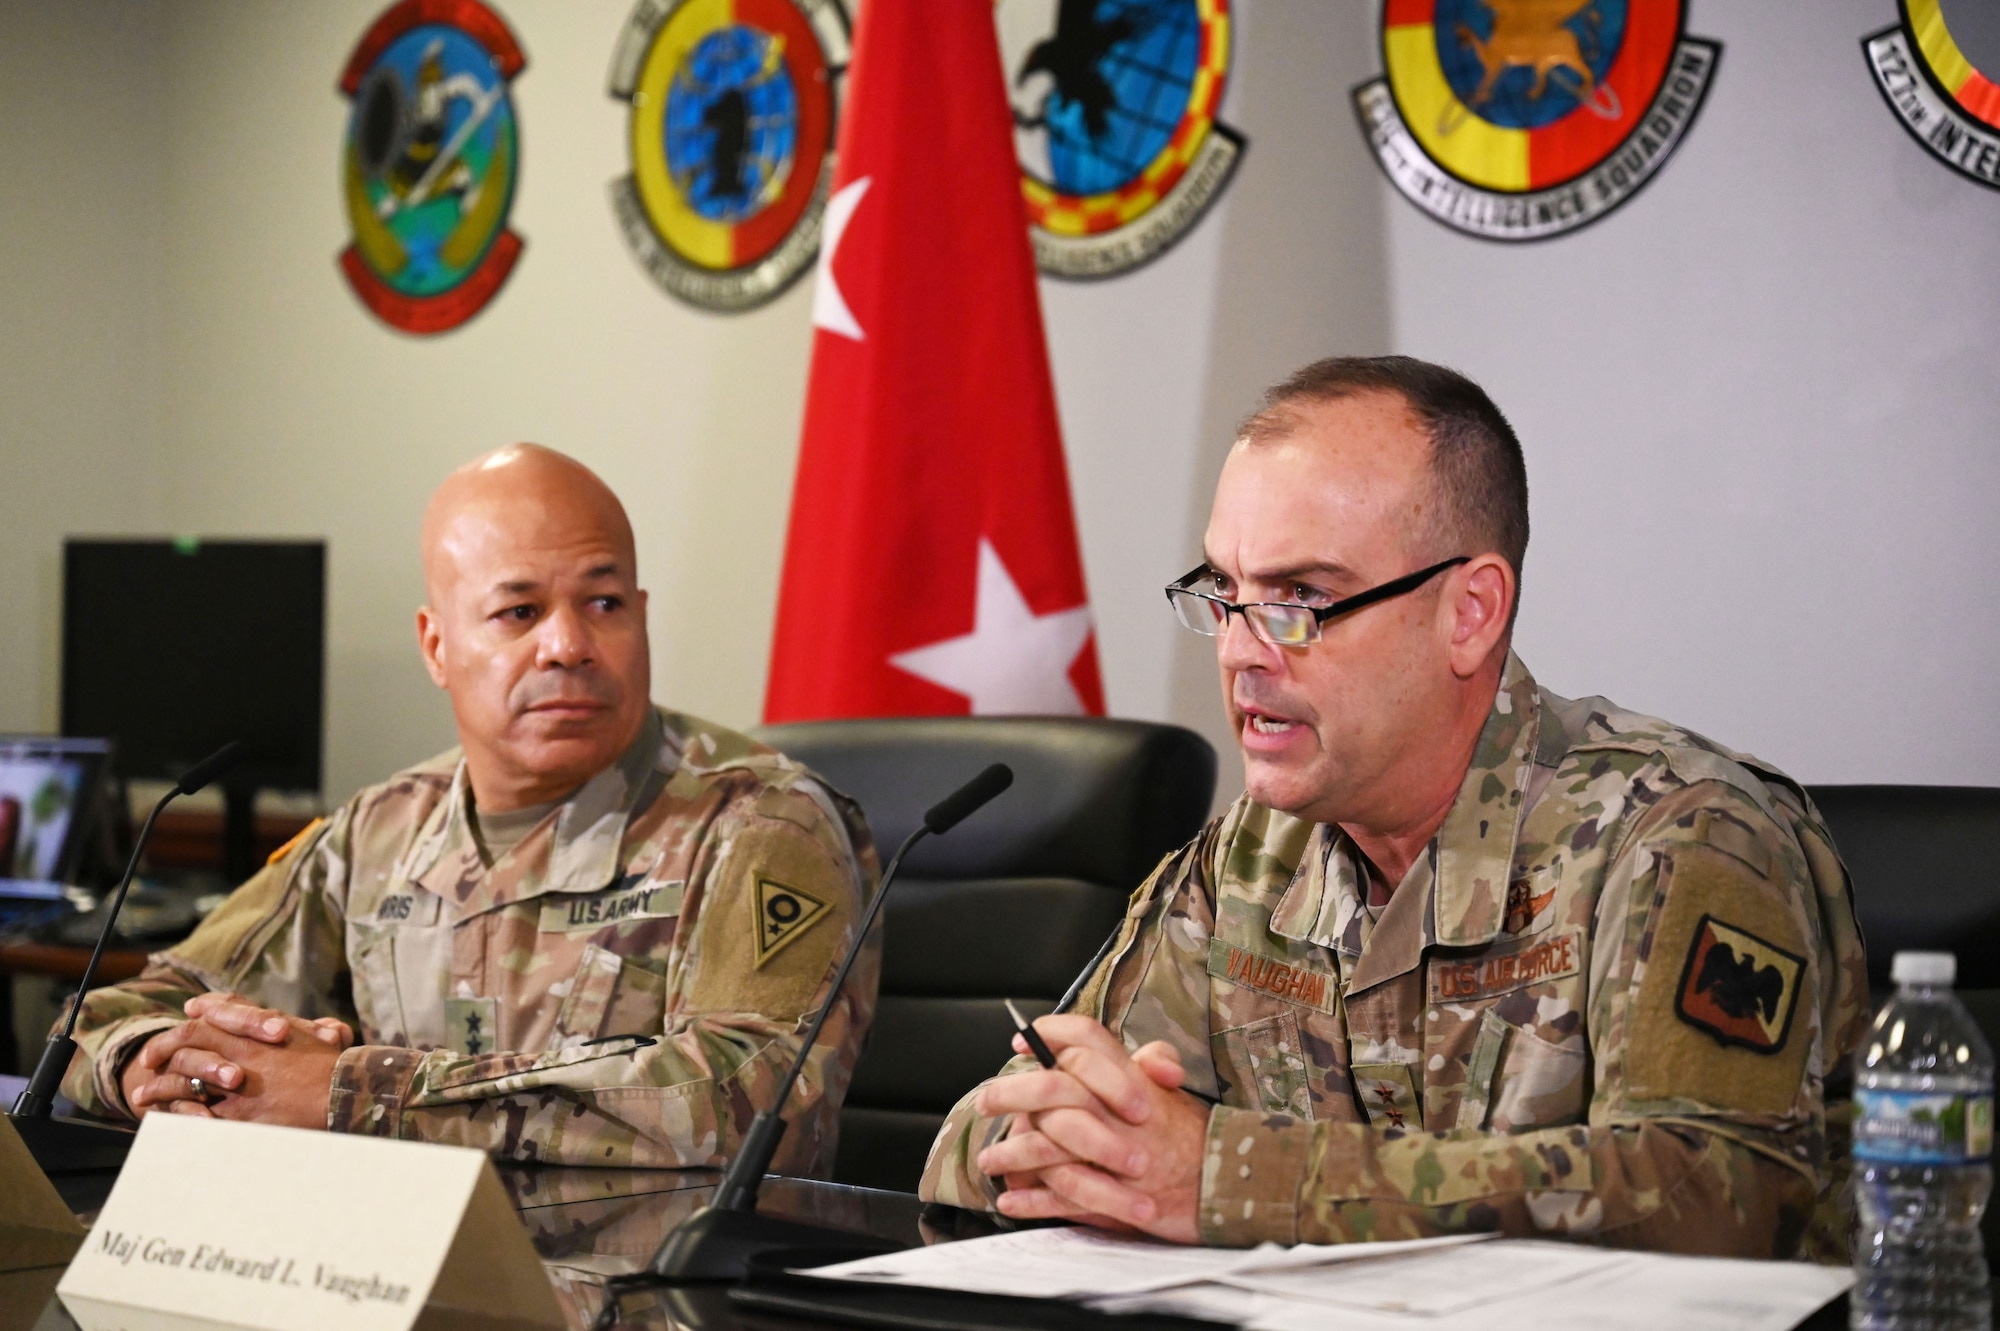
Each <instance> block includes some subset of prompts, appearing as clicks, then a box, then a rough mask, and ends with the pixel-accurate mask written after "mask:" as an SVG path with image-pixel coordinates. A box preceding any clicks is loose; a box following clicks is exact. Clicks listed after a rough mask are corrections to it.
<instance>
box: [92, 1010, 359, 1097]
mask: <svg viewBox="0 0 2000 1331" xmlns="http://www.w3.org/2000/svg"><path fill="white" fill-rule="evenodd" d="M186 1012H187V1017H188V1020H187V1021H186V1022H185V1023H183V1024H182V1025H179V1026H176V1027H173V1028H172V1029H170V1030H165V1031H161V1032H160V1033H159V1034H157V1035H155V1036H153V1037H152V1038H151V1039H149V1040H147V1041H146V1043H145V1044H144V1045H142V1046H141V1047H140V1049H139V1052H138V1053H136V1054H134V1055H133V1056H132V1058H131V1060H130V1061H129V1062H128V1063H127V1064H126V1065H125V1070H124V1073H123V1074H122V1076H121V1078H120V1080H121V1082H122V1084H123V1087H124V1091H125V1102H126V1103H127V1104H129V1105H131V1106H132V1112H133V1113H135V1114H138V1115H140V1116H142V1117H143V1116H144V1115H146V1114H149V1113H159V1112H167V1113H175V1114H201V1115H206V1116H208V1117H211V1118H228V1119H238V1120H242V1121H246V1122H253V1123H276V1124H280V1125H283V1126H286V1127H294V1128H324V1127H325V1126H326V1108H327V1097H328V1094H329V1092H330V1091H331V1089H332V1087H333V1070H334V1064H335V1063H336V1062H338V1061H339V1059H340V1055H341V1053H342V1052H343V1051H344V1050H346V1049H347V1048H349V1047H350V1046H351V1045H353V1043H354V1030H353V1028H352V1027H350V1026H349V1025H348V1024H347V1023H346V1022H344V1021H341V1020H339V1019H337V1018H334V1017H321V1018H319V1019H318V1020H316V1021H306V1020H305V1019H303V1018H301V1017H294V1016H291V1015H289V1014H287V1013H283V1012H278V1011H275V1010H273V1009H271V1008H266V1007H259V1006H258V1005H256V1004H255V1003H252V1002H251V1001H250V1000H249V999H247V998H244V997H243V996H242V995H241V994H229V993H208V994H201V995H199V996H197V997H195V998H192V999H189V1000H188V1004H187V1009H186ZM196 1077H199V1078H201V1080H202V1081H203V1082H204V1083H206V1084H207V1086H208V1087H209V1088H210V1093H211V1096H210V1098H206V1099H205V1098H203V1097H202V1096H200V1095H198V1094H196V1091H195V1087H194V1084H193V1079H194V1078H196Z"/></svg>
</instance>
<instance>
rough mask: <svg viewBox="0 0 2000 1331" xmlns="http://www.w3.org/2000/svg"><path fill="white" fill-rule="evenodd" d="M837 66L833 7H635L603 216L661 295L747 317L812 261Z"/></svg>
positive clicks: (843, 55)
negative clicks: (623, 107) (619, 170)
mask: <svg viewBox="0 0 2000 1331" xmlns="http://www.w3.org/2000/svg"><path fill="white" fill-rule="evenodd" d="M847 55H848V26H847V12H846V10H845V9H843V8H842V7H841V5H840V4H839V0H640V2H639V4H638V6H637V7H636V8H635V9H634V10H633V11H632V14H631V17H630V18H628V19H627V20H626V23H625V29H624V31H623V32H622V33H621V34H620V36H619V38H618V49H617V51H616V53H615V54H614V55H613V57H612V62H611V95H612V96H614V97H617V98H620V99H622V100H624V101H627V102H630V103H631V106H632V112H631V119H630V130H629V141H630V145H631V161H632V172H631V174H630V175H627V176H624V177H621V178H620V179H618V180H615V181H613V182H612V185H611V205H612V208H613V209H614V210H615V211H616V213H617V215H618V225H619V229H620V230H622V231H623V232H624V233H625V240H626V243H627V244H629V245H630V246H631V247H632V251H633V253H634V254H636V255H637V256H638V258H639V262H640V263H642V264H644V265H645V267H646V271H647V272H649V273H651V274H652V275H653V277H654V278H655V279H656V280H657V281H658V282H659V284H660V285H661V286H663V287H665V288H666V289H667V290H668V291H670V292H672V293H673V294H674V295H676V296H679V297H680V298H681V299H682V300H685V301H687V302H688V303H689V304H692V305H697V306H700V307H701V308H703V309H709V310H725V311H727V310H747V309H751V308H753V307H754V306H757V305H761V304H763V303H764V302H765V301H768V300H770V299H772V298H773V297H774V296H776V295H778V293H779V292H781V291H783V290H784V289H785V288H786V287H788V286H790V285H791V284H792V282H793V281H795V280H796V279H797V278H798V276H799V274H801V273H803V272H804V271H805V270H806V268H807V266H808V265H809V264H811V262H812V258H813V255H814V254H815V253H816V252H817V251H818V249H819V233H820V222H821V218H822V215H823V214H824V212H825V210H826V196H827V190H828V188H829V187H830V185H831V182H832V180H833V146H834V124H835V120H836V119H837V117H838V114H839V89H838V87H837V77H838V75H839V74H840V73H841V72H842V71H843V70H844V69H845V67H846V65H847Z"/></svg>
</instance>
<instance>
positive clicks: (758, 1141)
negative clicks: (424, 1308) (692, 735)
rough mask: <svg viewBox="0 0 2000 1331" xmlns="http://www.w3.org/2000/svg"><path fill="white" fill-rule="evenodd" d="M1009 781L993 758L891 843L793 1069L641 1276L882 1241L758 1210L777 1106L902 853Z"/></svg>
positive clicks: (728, 1273)
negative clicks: (711, 1189)
mask: <svg viewBox="0 0 2000 1331" xmlns="http://www.w3.org/2000/svg"><path fill="white" fill-rule="evenodd" d="M1012 784H1014V773H1013V771H1012V769H1010V768H1009V767H1008V766H1007V765H1006V764H1005V763H994V764H993V765H992V766H991V767H988V768H987V769H986V770H985V771H983V772H981V773H980V774H979V775H978V776H975V777H974V778H972V780H970V781H968V782H966V783H965V784H964V785H963V786H960V787H959V788H958V789H957V790H955V791H953V792H952V793H951V794H949V795H947V796H945V798H944V799H942V800H940V801H939V802H938V803H937V804H934V805H932V806H931V808H930V810H929V812H927V813H925V814H924V821H923V825H922V826H921V827H919V828H917V830H916V831H914V832H912V833H910V835H909V836H908V837H907V838H905V839H904V841H903V844H902V845H901V846H899V847H897V848H896V853H895V855H894V856H893V857H891V858H890V860H889V867H888V868H887V869H885V870H884V871H883V873H882V886H881V887H880V888H879V889H878V890H877V891H876V893H875V897H874V899H873V900H872V901H870V902H869V903H868V909H867V910H866V911H865V912H864V913H863V914H862V917H861V923H860V927H858V928H857V929H856V930H855V932H854V941H853V942H852V943H850V944H848V948H847V955H846V956H845V957H843V958H842V959H841V962H840V969H839V970H838V971H836V972H834V977H833V987H832V988H831V989H830V990H829V991H828V993H827V1000H826V1002H825V1003H824V1004H823V1005H822V1006H821V1007H820V1010H819V1015H817V1016H816V1017H814V1018H813V1023H812V1026H811V1027H810V1028H808V1030H807V1031H806V1034H805V1038H804V1039H803V1040H801V1041H800V1042H799V1053H798V1057H797V1058H795V1059H793V1060H792V1066H791V1070H790V1071H788V1072H787V1073H786V1074H785V1077H784V1080H783V1081H781V1082H780V1083H779V1084H778V1092H777V1094H776V1095H775V1096H773V1097H772V1101H771V1105H770V1107H769V1108H768V1109H760V1110H758V1111H757V1114H756V1116H755V1117H754V1118H752V1119H751V1120H750V1127H749V1128H748V1130H746V1131H745V1132H744V1134H743V1146H742V1149H741V1150H739V1151H738V1152H737V1153H736V1158H735V1159H734V1160H732V1161H731V1162H730V1164H729V1169H728V1171H727V1172H725V1173H724V1174H723V1176H722V1182H721V1183H720V1184H718V1185H717V1186H716V1189H715V1198H714V1200H713V1201H711V1202H710V1203H709V1204H708V1205H707V1206H706V1207H704V1208H702V1209H701V1210H700V1211H697V1212H696V1213H695V1214H694V1215H692V1216H689V1217H688V1218H687V1220H685V1221H683V1222H682V1223H681V1225H680V1226H679V1227H678V1228H676V1229H675V1230H674V1232H673V1233H671V1234H669V1235H667V1238H666V1242H664V1243H662V1244H661V1245H660V1250H659V1251H658V1252H657V1253H655V1254H654V1255H653V1260H652V1262H651V1263H650V1264H649V1265H648V1267H647V1274H648V1275H649V1276H650V1277H652V1278H653V1279H654V1280H660V1281H669V1280H734V1279H737V1278H739V1277H741V1276H742V1275H743V1273H744V1269H745V1265H746V1263H748V1261H749V1259H750V1258H751V1257H752V1256H754V1255H756V1254H757V1253H760V1252H766V1251H769V1250H771V1249H773V1248H794V1247H802V1246H807V1245H817V1246H827V1245H829V1244H831V1245H836V1246H855V1245H859V1244H866V1245H868V1246H870V1247H875V1248H879V1247H880V1246H881V1245H879V1244H877V1243H874V1242H873V1241H872V1240H867V1239H864V1238H862V1237H861V1236H858V1235H855V1234H852V1233H850V1232H848V1231H846V1230H839V1229H827V1228H823V1227H821V1226H818V1225H808V1224H802V1223H800V1222H798V1221H794V1220H782V1219H779V1218H777V1217H775V1216H761V1215H758V1214H757V1189H758V1187H759V1186H760V1185H761V1184H762V1183H763V1181H764V1173H765V1171H766V1170H767V1169H769V1168H770V1165H771V1160H772V1158H773V1157H774V1156H775V1155H776V1154H777V1152H778V1142H779V1140H780V1139H781V1138H782V1137H783V1136H784V1132H785V1120H784V1119H783V1118H782V1117H780V1112H781V1111H782V1110H783V1109H784V1107H785V1101H786V1100H787V1099H789V1098H790V1096H791V1093H792V1087H793V1085H794V1084H796V1083H797V1081H798V1079H799V1074H800V1073H801V1072H803V1071H804V1070H805V1066H806V1059H807V1058H808V1056H810V1055H811V1053H812V1049H813V1045H814V1044H815V1043H816V1042H817V1041H818V1040H819V1032H820V1028H821V1027H822V1026H823V1025H825V1024H826V1018H827V1014H828V1013H830V1012H831V1011H833V1005H834V1003H835V1001H836V1000H837V999H838V998H839V996H840V991H841V987H842V986H843V985H845V984H846V983H847V972H848V971H849V970H851V969H852V968H853V966H854V960H855V958H856V957H858V956H860V955H861V948H862V944H863V943H864V942H866V941H867V938H868V931H869V929H871V928H872V927H873V926H874V924H875V918H876V916H878V915H880V914H881V912H882V902H883V900H884V899H885V898H887V897H888V895H889V884H890V883H891V882H892V881H893V880H894V879H895V877H896V870H897V869H898V868H899V867H901V865H902V863H903V857H904V856H905V855H908V854H909V853H910V847H912V846H914V845H916V844H917V842H919V841H921V840H922V839H923V838H925V837H927V836H942V835H944V834H945V833H946V832H949V831H950V830H951V829H952V828H954V827H956V826H958V825H959V824H960V823H961V822H963V821H964V820H965V819H966V818H967V817H969V816H970V815H971V814H973V813H974V812H975V811H977V810H978V809H980V808H982V807H984V806H985V804H986V803H987V801H989V800H991V799H992V798H993V797H994V796H996V795H998V794H999V793H1000V792H1001V791H1003V790H1005V789H1007V787H1008V786H1010V785H1012ZM616 1305H617V1300H616V1299H615V1298H607V1299H606V1300H605V1306H606V1308H607V1309H613V1310H615V1308H616ZM613 1315H614V1316H615V1311H614V1314H613Z"/></svg>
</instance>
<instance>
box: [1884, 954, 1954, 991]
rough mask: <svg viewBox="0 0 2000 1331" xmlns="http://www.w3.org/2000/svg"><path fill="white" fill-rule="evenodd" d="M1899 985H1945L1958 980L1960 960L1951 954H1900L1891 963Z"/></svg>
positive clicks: (1892, 973)
mask: <svg viewBox="0 0 2000 1331" xmlns="http://www.w3.org/2000/svg"><path fill="white" fill-rule="evenodd" d="M1889 978H1890V979H1892V980H1894V981H1895V982H1896V983H1897V984H1943V985H1949V984H1951V983H1952V982H1953V981H1954V980H1956V979H1958V958H1957V957H1956V956H1953V955H1952V954H1951V953H1949V952H1898V953H1897V954H1896V959H1895V960H1894V961H1892V962H1890V963H1889Z"/></svg>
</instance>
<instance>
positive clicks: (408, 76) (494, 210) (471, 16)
mask: <svg viewBox="0 0 2000 1331" xmlns="http://www.w3.org/2000/svg"><path fill="white" fill-rule="evenodd" d="M527 63H528V62H527V58H526V57H525V56H523V55H522V53H521V46H520V43H519V42H517V41H515V39H514V34H513V33H512V32H510V31H509V30H508V28H507V24H506V23H505V22H504V21H503V20H502V19H501V18H500V16H499V15H498V14H496V13H494V12H493V11H492V10H491V9H488V8H487V7H486V6H485V5H483V4H480V3H479V2H478V0H402V3H400V4H397V5H394V6H392V7H390V8H389V9H388V10H386V11H384V12H383V14H382V16H381V17H380V18H378V19H376V20H375V23H374V25H373V26H371V27H370V28H369V29H368V32H367V33H366V35H364V36H363V37H362V38H361V41H360V44H359V45H357V46H356V47H355V48H354V53H353V54H352V55H351V56H349V57H348V60H347V68H346V69H345V70H344V71H343V72H342V74H341V76H340V91H341V92H342V93H343V94H345V95H346V96H347V97H348V98H349V99H350V100H351V101H352V102H353V104H354V106H353V111H352V113H351V114H350V115H349V116H348V121H347V141H346V144H345V147H344V150H343V153H342V158H341V180H342V182H343V192H344V194H345V196H346V200H347V222H348V227H349V229H350V231H351V233H352V235H353V243H352V244H351V245H349V246H348V247H347V248H346V249H345V250H343V251H341V255H340V270H341V272H343V273H345V274H346V275H347V281H348V284H349V285H350V286H352V287H353V288H354V294H355V295H356V296H359V297H360V298H361V303H362V304H363V305H366V306H367V307H368V308H369V309H370V310H371V311H373V312H374V314H375V316H376V317H377V318H379V319H381V320H382V321H383V322H384V323H386V324H388V325H389V326H390V327H392V328H399V329H401V330H402V331H404V332H406V333H442V332H444V331H446V330H447V329H451V328H456V327H458V326H459V325H460V324H462V323H464V322H465V321H466V320H467V319H470V318H471V317H472V316H473V315H475V314H477V313H479V311H481V310H482V309H484V308H486V304H487V302H488V301H490V300H492V299H493V296H494V293H495V292H497V291H499V290H500V285H501V283H503V282H505V281H506V280H507V275H508V274H509V273H511V272H513V271H514V264H515V262H516V261H517V260H518V259H519V258H520V257H521V244H522V242H521V238H520V237H519V236H518V235H516V234H515V233H514V232H513V231H511V230H509V229H508V226H507V218H508V214H509V212H510V211H511V209H512V208H513V203H514V184H515V182H516V181H517V180H518V179H519V177H520V172H521V136H520V129H519V126H518V125H517V124H516V123H515V120H514V102H513V97H512V95H511V93H510V91H509V87H510V84H511V82H512V80H513V79H514V77H515V76H516V75H517V74H519V73H520V72H521V71H522V69H524V68H525V67H526V66H527Z"/></svg>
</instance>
